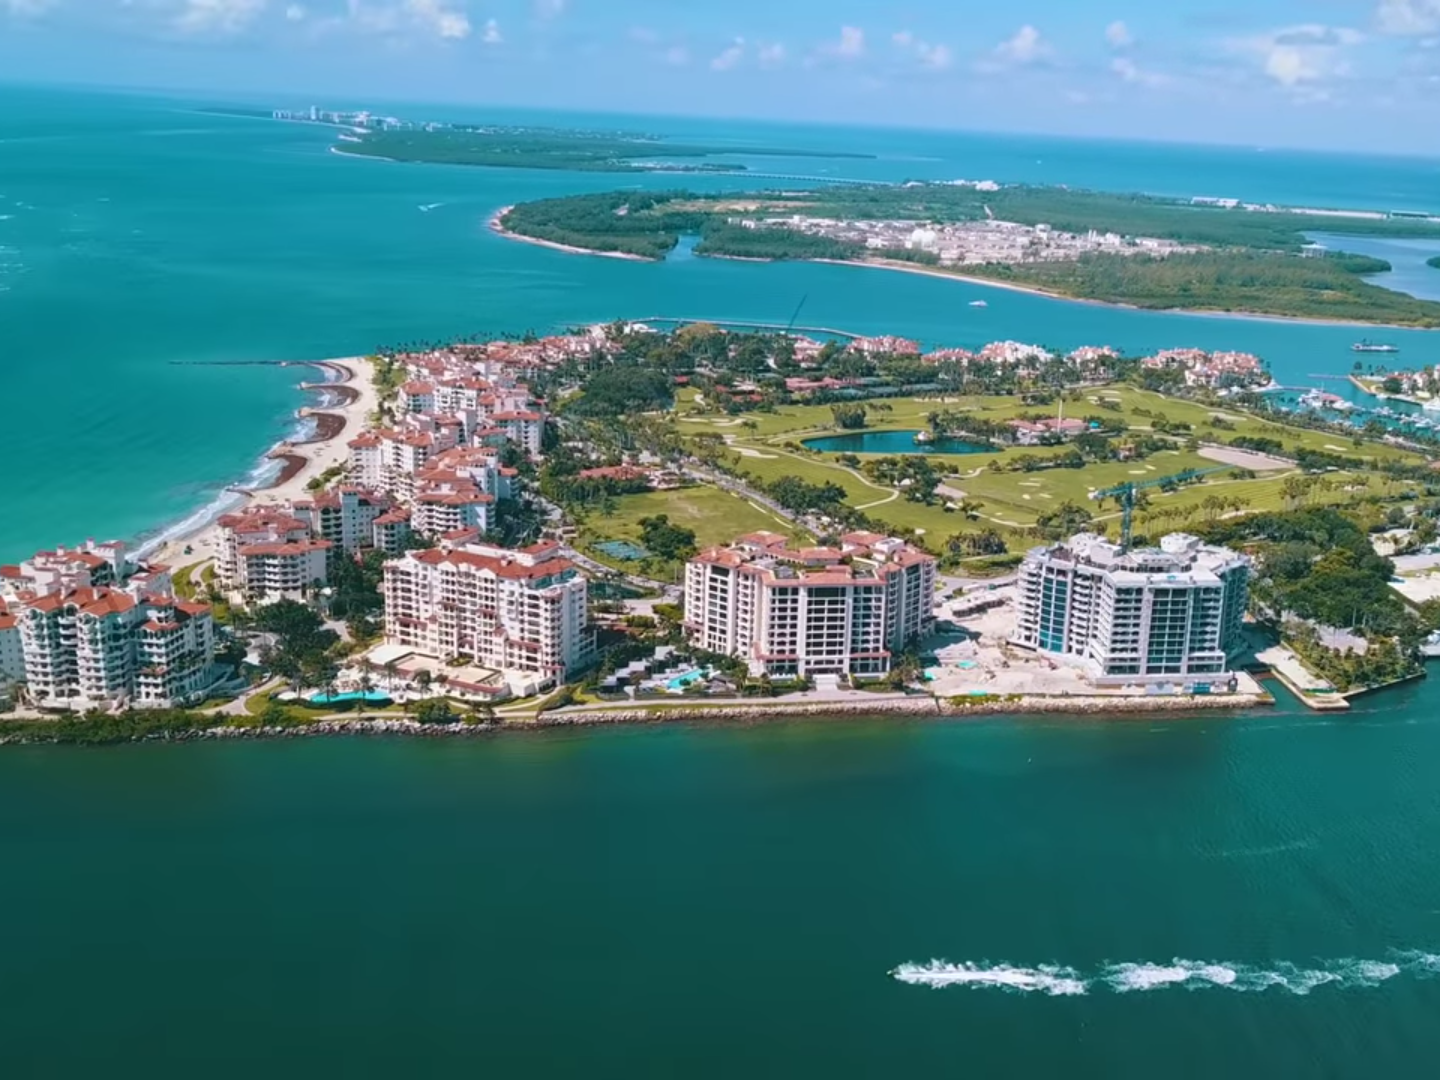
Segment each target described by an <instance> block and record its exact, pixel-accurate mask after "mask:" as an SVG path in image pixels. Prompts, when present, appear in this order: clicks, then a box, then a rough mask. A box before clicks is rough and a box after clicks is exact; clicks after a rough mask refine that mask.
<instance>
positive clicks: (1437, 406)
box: [1420, 397, 1440, 412]
mask: <svg viewBox="0 0 1440 1080" xmlns="http://www.w3.org/2000/svg"><path fill="white" fill-rule="evenodd" d="M1420 408H1422V409H1424V410H1425V411H1426V412H1440V397H1432V398H1431V399H1430V400H1429V401H1427V402H1425V404H1424V405H1421V406H1420Z"/></svg>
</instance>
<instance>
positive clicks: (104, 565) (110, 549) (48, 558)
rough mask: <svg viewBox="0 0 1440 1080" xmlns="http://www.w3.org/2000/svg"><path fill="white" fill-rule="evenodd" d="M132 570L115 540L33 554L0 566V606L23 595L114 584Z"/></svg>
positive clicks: (118, 542) (91, 542)
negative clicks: (23, 559) (15, 562)
mask: <svg viewBox="0 0 1440 1080" xmlns="http://www.w3.org/2000/svg"><path fill="white" fill-rule="evenodd" d="M136 569H137V568H136V566H135V564H133V563H132V562H131V561H130V557H129V555H128V554H127V553H126V550H125V545H124V544H122V543H121V542H120V541H118V540H111V541H107V542H105V543H99V544H97V543H96V542H95V541H94V540H86V541H85V543H83V544H81V545H79V546H77V547H73V548H66V547H58V548H56V549H55V550H54V551H37V552H36V553H35V554H34V555H33V556H31V557H30V558H28V559H26V560H25V561H24V562H21V563H19V564H16V565H11V566H0V606H3V605H4V603H5V602H10V603H14V602H15V601H17V600H19V599H20V598H21V597H23V596H25V595H27V594H28V595H39V594H41V593H47V592H53V591H54V590H56V589H80V588H86V587H90V586H96V587H98V586H104V585H114V584H115V583H116V582H119V581H123V580H124V579H126V578H127V577H129V576H130V575H131V574H132V573H134V572H135V570H136Z"/></svg>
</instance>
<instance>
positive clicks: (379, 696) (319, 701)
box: [306, 690, 392, 705]
mask: <svg viewBox="0 0 1440 1080" xmlns="http://www.w3.org/2000/svg"><path fill="white" fill-rule="evenodd" d="M306 700H307V701H308V702H309V703H310V704H311V705H338V704H340V703H341V702H345V701H367V702H371V703H374V704H378V703H379V702H382V701H385V702H388V701H391V700H392V698H391V697H390V695H389V694H383V693H381V692H380V691H379V690H363V691H362V690H348V691H346V692H345V693H343V694H316V695H315V696H314V697H312V698H307V699H306Z"/></svg>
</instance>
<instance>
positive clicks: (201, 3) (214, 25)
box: [175, 0, 265, 34]
mask: <svg viewBox="0 0 1440 1080" xmlns="http://www.w3.org/2000/svg"><path fill="white" fill-rule="evenodd" d="M264 10H265V0H184V3H183V4H182V5H181V6H180V11H179V13H178V14H177V15H176V16H175V28H176V29H177V30H179V31H180V32H181V33H184V34H235V33H239V32H240V31H241V30H244V29H245V27H247V26H248V25H250V23H251V22H252V21H253V20H254V18H255V16H257V15H259V14H260V12H262V11H264Z"/></svg>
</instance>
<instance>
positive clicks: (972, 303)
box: [970, 300, 990, 307]
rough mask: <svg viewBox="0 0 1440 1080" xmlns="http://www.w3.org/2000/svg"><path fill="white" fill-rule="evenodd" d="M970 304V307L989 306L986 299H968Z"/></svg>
mask: <svg viewBox="0 0 1440 1080" xmlns="http://www.w3.org/2000/svg"><path fill="white" fill-rule="evenodd" d="M970 306H971V307H989V306H990V302H989V301H988V300H971V301H970Z"/></svg>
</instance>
